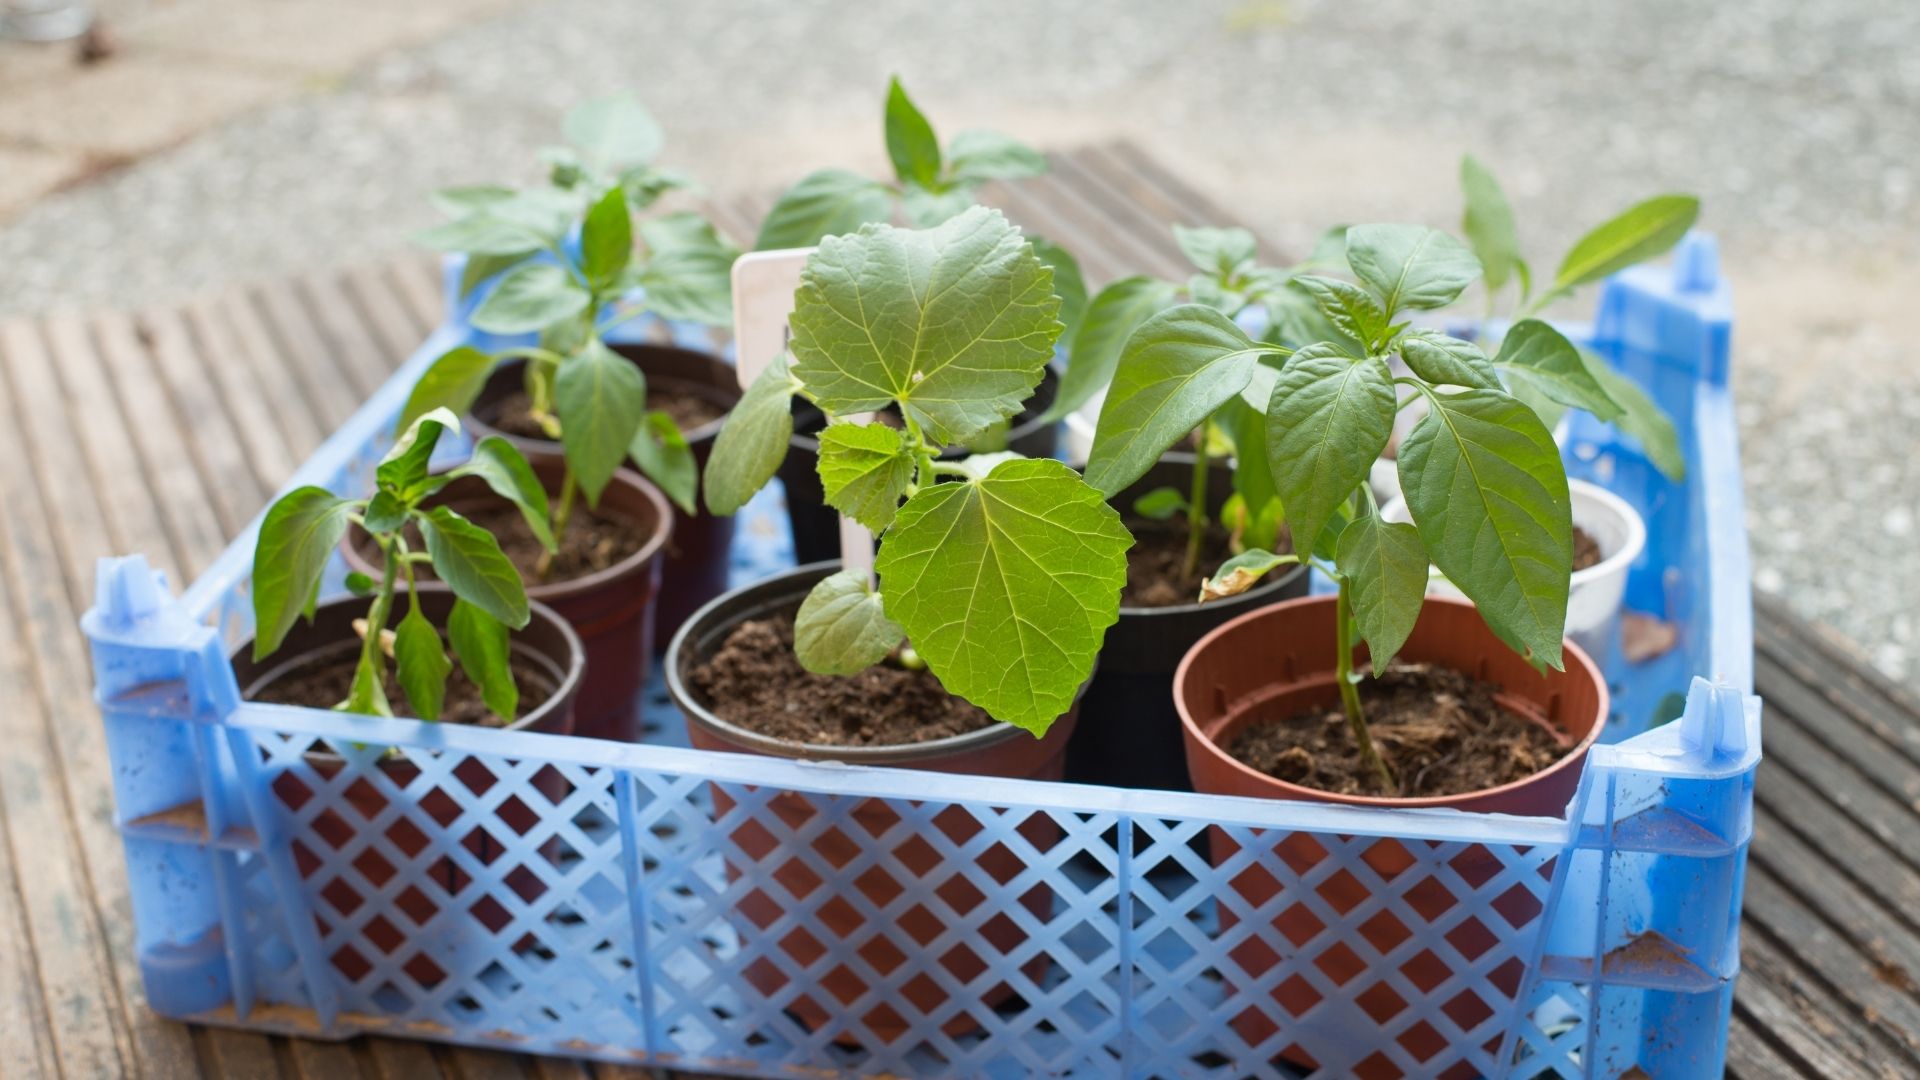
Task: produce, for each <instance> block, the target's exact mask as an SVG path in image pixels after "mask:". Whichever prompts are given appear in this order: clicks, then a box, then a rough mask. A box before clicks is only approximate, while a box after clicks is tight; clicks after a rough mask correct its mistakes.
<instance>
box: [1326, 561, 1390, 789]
mask: <svg viewBox="0 0 1920 1080" xmlns="http://www.w3.org/2000/svg"><path fill="white" fill-rule="evenodd" d="M1339 580H1340V597H1339V599H1338V600H1337V601H1336V605H1337V606H1336V608H1335V615H1334V623H1335V629H1334V633H1335V634H1336V635H1338V643H1337V644H1338V647H1337V648H1336V649H1334V653H1333V655H1334V661H1333V670H1334V678H1335V679H1336V680H1337V681H1338V682H1339V683H1340V705H1341V708H1343V709H1345V710H1346V714H1347V727H1349V728H1351V729H1352V731H1353V741H1354V744H1355V745H1356V746H1358V747H1359V748H1360V760H1361V761H1363V762H1365V763H1366V764H1367V767H1368V768H1370V769H1372V770H1373V772H1374V775H1376V776H1378V777H1379V778H1380V786H1381V788H1382V790H1384V791H1385V792H1386V793H1387V794H1388V795H1395V796H1397V795H1399V794H1400V784H1399V782H1398V781H1396V780H1394V778H1393V772H1392V770H1390V769H1388V768H1387V763H1386V762H1385V761H1382V760H1381V759H1380V753H1379V751H1377V750H1375V749H1374V747H1373V735H1372V733H1371V732H1369V731H1368V730H1367V716H1366V713H1365V712H1364V711H1363V710H1362V709H1361V707H1360V687H1359V685H1358V684H1357V683H1355V682H1354V678H1353V600H1352V597H1351V596H1350V595H1349V593H1348V586H1347V579H1346V578H1344V577H1343V578H1341V579H1339Z"/></svg>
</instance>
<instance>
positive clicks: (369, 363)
mask: <svg viewBox="0 0 1920 1080" xmlns="http://www.w3.org/2000/svg"><path fill="white" fill-rule="evenodd" d="M296 287H297V289H298V290H299V295H300V297H301V299H302V300H303V301H304V302H305V303H306V304H307V307H308V310H309V311H311V312H312V314H313V325H314V327H315V328H316V329H317V330H318V331H319V334H320V340H321V341H322V342H324V343H325V346H326V350H327V353H328V354H329V355H330V356H331V357H332V362H331V363H330V364H325V365H323V366H321V367H319V368H317V369H316V371H315V373H316V374H326V373H328V372H333V373H343V374H345V375H346V376H347V377H348V378H350V379H351V380H352V381H353V385H354V386H355V388H356V389H358V390H359V392H360V393H359V397H360V400H362V401H365V400H366V399H367V398H369V397H371V396H372V395H373V392H374V390H376V389H378V388H379V386H380V384H381V383H383V382H385V381H386V379H387V376H388V375H389V374H391V373H392V372H393V365H394V363H395V358H392V357H388V356H387V355H386V350H385V349H384V348H382V347H381V345H380V342H379V340H378V338H377V337H376V336H375V335H374V332H373V330H372V328H370V327H369V326H367V325H366V324H365V323H364V322H362V321H361V320H360V318H359V317H358V314H357V313H356V312H355V311H354V310H353V302H352V301H351V300H350V299H348V297H347V294H346V291H345V290H344V289H342V288H341V286H340V282H339V280H338V279H336V278H335V277H334V276H333V275H331V274H307V275H305V276H303V277H302V278H300V280H299V281H298V282H297V283H296ZM418 344H419V342H417V341H416V342H414V343H413V345H418ZM412 347H413V346H412V345H409V346H408V349H409V351H411V349H412ZM403 355H404V354H403Z"/></svg>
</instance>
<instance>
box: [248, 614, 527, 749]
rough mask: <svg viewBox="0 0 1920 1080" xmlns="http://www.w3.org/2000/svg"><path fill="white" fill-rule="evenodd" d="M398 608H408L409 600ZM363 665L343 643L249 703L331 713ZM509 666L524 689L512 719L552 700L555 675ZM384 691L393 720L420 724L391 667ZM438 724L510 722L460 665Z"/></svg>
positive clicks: (520, 660)
mask: <svg viewBox="0 0 1920 1080" xmlns="http://www.w3.org/2000/svg"><path fill="white" fill-rule="evenodd" d="M399 603H400V604H404V603H405V601H399ZM403 610H404V609H403ZM359 660H360V646H359V643H358V642H348V641H343V642H341V643H340V648H339V649H337V650H335V651H334V652H333V653H330V654H328V653H322V654H317V655H313V656H311V657H309V658H307V659H305V660H303V661H302V662H301V664H300V666H299V667H297V668H294V669H293V670H291V671H287V672H285V673H284V674H281V675H278V676H276V677H275V678H274V680H273V681H272V682H270V683H268V684H266V685H265V686H263V687H261V688H260V691H259V693H257V694H255V695H254V696H253V697H252V699H251V700H253V701H265V702H271V703H272V704H275V705H302V706H305V707H306V708H309V709H331V708H333V707H334V706H336V705H338V704H340V703H341V702H343V701H345V700H347V696H348V695H349V694H350V693H351V692H352V690H353V672H354V669H355V667H356V666H358V663H359ZM508 664H509V666H510V667H511V668H512V669H513V681H514V684H515V685H517V686H518V687H519V688H520V708H519V710H518V711H517V712H516V713H515V715H514V719H515V720H518V719H520V717H522V716H525V715H526V713H527V710H528V709H529V707H534V708H537V707H538V706H540V705H542V704H544V703H545V702H546V700H547V699H548V698H550V697H552V696H553V691H554V682H553V675H552V673H551V672H549V671H547V670H546V669H545V668H543V667H541V666H539V665H537V664H535V663H533V662H532V661H530V660H528V659H527V658H526V657H524V656H514V657H512V658H510V660H509V662H508ZM385 690H386V693H387V702H388V704H390V705H391V706H392V707H393V715H395V716H397V717H401V718H403V719H417V717H415V716H414V714H413V711H412V709H410V708H409V707H408V705H407V697H406V694H405V693H404V692H403V691H402V690H401V689H400V680H399V679H398V678H397V677H396V676H395V673H394V669H393V666H392V664H391V663H389V665H388V667H387V677H386V685H385ZM439 720H440V722H441V723H443V724H472V725H474V726H475V727H506V726H507V724H508V723H509V721H505V720H502V719H501V718H500V717H498V716H495V715H493V713H492V712H490V711H488V709H487V706H486V702H484V701H482V700H481V699H480V688H479V687H478V686H475V685H474V684H473V680H472V679H469V678H467V673H466V672H465V671H463V670H461V668H460V665H458V664H455V665H454V666H453V672H452V674H450V675H448V676H447V696H446V700H445V701H443V702H442V703H441V706H440V716H439Z"/></svg>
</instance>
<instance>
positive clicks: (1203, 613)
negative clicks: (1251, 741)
mask: <svg viewBox="0 0 1920 1080" xmlns="http://www.w3.org/2000/svg"><path fill="white" fill-rule="evenodd" d="M1192 480H1193V455H1192V454H1181V453H1171V454H1166V455H1164V456H1162V457H1161V459H1160V460H1159V461H1158V462H1157V463H1155V464H1154V466H1153V468H1151V469H1149V470H1147V474H1146V475H1145V476H1143V477H1141V478H1140V479H1139V480H1138V481H1136V482H1135V483H1134V484H1133V486H1131V487H1129V488H1127V489H1126V490H1125V491H1122V492H1121V493H1120V494H1119V495H1116V496H1115V497H1114V498H1113V499H1112V500H1110V501H1111V502H1112V504H1113V505H1114V507H1115V508H1117V509H1118V510H1119V511H1120V512H1121V513H1123V514H1125V513H1129V512H1130V511H1131V508H1132V506H1133V502H1134V500H1135V499H1138V498H1139V497H1140V496H1142V495H1145V494H1146V493H1147V492H1149V491H1152V490H1154V489H1155V488H1163V487H1171V488H1175V489H1178V490H1179V491H1182V492H1185V491H1186V490H1187V488H1188V485H1189V484H1190V483H1191V482H1192ZM1207 492H1208V498H1207V502H1208V507H1209V511H1210V512H1211V513H1213V514H1215V515H1218V514H1219V512H1220V507H1221V506H1222V505H1223V504H1224V503H1225V502H1226V501H1227V498H1228V497H1229V496H1231V495H1232V494H1233V470H1232V469H1231V468H1229V467H1228V466H1227V465H1226V464H1225V463H1216V464H1215V465H1213V466H1212V470H1211V475H1210V476H1209V477H1208V479H1207ZM1306 593H1307V568H1306V567H1304V566H1292V567H1286V568H1283V569H1281V570H1277V571H1275V572H1274V573H1272V574H1269V575H1268V576H1267V579H1266V580H1265V581H1263V582H1261V583H1260V584H1259V585H1256V586H1254V587H1253V588H1251V589H1248V590H1247V591H1246V592H1244V593H1241V594H1240V595H1239V596H1234V597H1229V598H1227V599H1225V600H1215V601H1212V602H1211V603H1207V604H1199V603H1189V604H1179V605H1175V606H1171V607H1126V606H1124V605H1123V606H1122V607H1121V608H1120V621H1119V622H1117V623H1115V624H1114V625H1113V626H1112V627H1111V628H1109V629H1108V630H1107V639H1106V642H1105V644H1103V645H1102V646H1101V647H1100V669H1099V671H1098V672H1096V673H1095V674H1094V677H1093V681H1092V682H1090V683H1088V684H1087V692H1086V694H1085V695H1084V696H1083V697H1082V698H1081V700H1080V711H1081V714H1082V715H1084V716H1086V717H1088V718H1089V720H1088V722H1087V723H1086V724H1083V725H1081V726H1080V727H1078V728H1076V729H1075V730H1074V736H1073V741H1072V742H1070V743H1068V744H1067V779H1068V780H1072V781H1074V782H1076V783H1082V784H1105V785H1108V786H1112V787H1135V788H1161V789H1165V790H1169V791H1191V790H1192V788H1191V787H1190V786H1189V784H1188V782H1187V765H1186V760H1185V757H1184V756H1183V751H1182V749H1181V747H1182V741H1181V736H1180V714H1179V713H1178V712H1176V711H1174V707H1173V669H1174V668H1175V667H1177V666H1178V665H1179V663H1180V658H1181V657H1182V656H1184V655H1186V652H1187V650H1188V649H1190V648H1192V647H1193V643H1194V642H1196V641H1199V640H1200V638H1201V636H1202V635H1204V634H1205V633H1206V632H1207V631H1209V630H1212V629H1213V628H1214V627H1216V626H1219V625H1220V624H1221V623H1224V622H1226V621H1227V620H1228V619H1231V618H1233V617H1235V616H1236V615H1240V614H1242V613H1244V612H1248V611H1252V610H1253V609H1254V608H1257V607H1259V606H1261V605H1262V604H1270V603H1272V602H1274V601H1276V600H1285V599H1288V598H1290V597H1295V596H1305V595H1306Z"/></svg>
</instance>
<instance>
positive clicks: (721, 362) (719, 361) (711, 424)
mask: <svg viewBox="0 0 1920 1080" xmlns="http://www.w3.org/2000/svg"><path fill="white" fill-rule="evenodd" d="M606 346H607V348H609V349H612V350H613V351H614V352H616V353H619V352H620V351H621V350H622V349H631V350H633V351H635V352H640V353H649V352H656V353H681V354H683V355H686V356H692V357H698V358H699V359H701V360H705V361H707V362H709V363H711V364H714V365H716V366H718V367H724V368H726V369H727V370H728V371H729V372H731V371H733V370H734V366H733V365H732V364H731V363H729V362H728V361H727V358H726V357H724V356H721V355H720V354H719V353H717V352H712V351H709V350H707V349H693V348H688V347H687V346H685V345H681V344H679V343H677V342H673V343H662V342H658V341H609V342H607V343H606ZM622 355H625V354H624V353H623V354H622ZM627 359H629V360H632V361H633V362H634V364H635V365H636V366H637V365H639V363H640V359H639V357H637V356H628V357H627ZM526 363H527V362H526V360H524V359H522V358H520V357H517V356H516V357H510V358H508V359H506V360H502V361H500V362H498V363H496V364H494V365H493V368H492V369H491V370H490V371H488V372H487V378H489V379H491V378H493V377H494V376H495V374H497V373H499V372H502V371H506V370H508V369H510V368H513V367H515V366H516V365H518V366H522V367H524V366H525V365H526ZM647 378H648V379H649V381H651V380H652V378H653V376H651V375H649V376H648V377H647ZM660 378H662V379H669V380H672V381H674V382H685V381H686V380H684V379H675V378H673V376H671V375H662V376H660ZM728 387H729V388H730V389H731V390H732V392H733V405H729V406H727V409H726V411H725V412H723V413H721V414H720V415H719V416H716V417H714V418H713V419H711V420H709V421H707V422H706V423H704V424H701V425H700V426H699V427H693V428H688V429H686V430H685V431H682V432H681V433H680V434H681V435H684V436H685V437H686V440H687V441H688V442H689V443H691V442H694V441H696V440H699V439H704V438H707V437H708V436H710V435H718V434H719V433H720V428H721V427H722V426H723V425H725V424H726V422H727V417H729V416H732V415H733V410H734V406H737V405H739V404H740V397H741V393H742V391H741V389H740V387H739V384H738V382H737V381H736V382H733V383H730V384H728ZM716 389H718V388H716ZM467 412H468V415H469V416H471V415H472V412H473V410H472V409H468V410H467ZM473 419H474V421H475V422H476V423H479V424H482V425H484V426H485V427H486V429H487V430H488V431H489V432H491V433H493V434H496V435H499V436H501V437H502V438H506V439H512V440H514V441H515V442H519V443H529V444H532V445H534V446H538V447H540V448H541V449H543V450H549V452H551V453H554V454H559V453H560V452H561V449H560V443H559V442H557V441H555V440H553V439H539V438H534V437H533V436H530V435H508V434H507V433H506V432H504V431H501V430H499V429H498V428H496V427H494V426H493V425H492V424H490V423H487V421H485V420H481V419H480V418H479V417H473Z"/></svg>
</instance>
